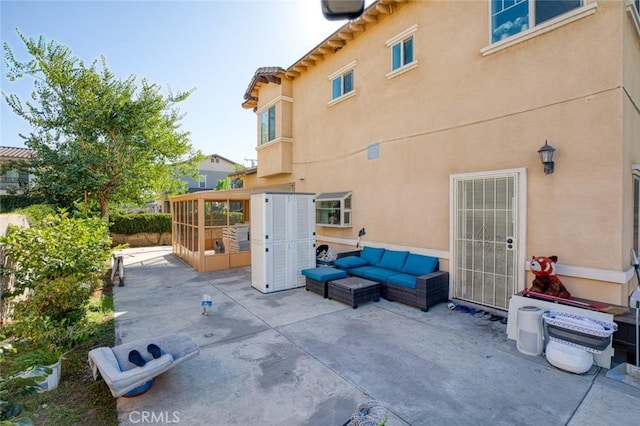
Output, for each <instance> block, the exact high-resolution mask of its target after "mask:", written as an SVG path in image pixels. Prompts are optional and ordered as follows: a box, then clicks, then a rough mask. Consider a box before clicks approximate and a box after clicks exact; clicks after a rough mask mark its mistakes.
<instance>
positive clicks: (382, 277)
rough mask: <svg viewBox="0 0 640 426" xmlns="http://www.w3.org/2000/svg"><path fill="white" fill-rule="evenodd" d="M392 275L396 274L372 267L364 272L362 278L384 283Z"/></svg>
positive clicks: (388, 270)
mask: <svg viewBox="0 0 640 426" xmlns="http://www.w3.org/2000/svg"><path fill="white" fill-rule="evenodd" d="M394 274H397V272H396V271H392V270H390V269H384V268H376V267H372V268H370V269H367V270H366V271H364V278H366V279H368V280H373V281H377V282H379V283H386V282H387V278H388V277H390V276H391V275H394Z"/></svg>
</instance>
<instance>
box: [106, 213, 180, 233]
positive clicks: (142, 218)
mask: <svg viewBox="0 0 640 426" xmlns="http://www.w3.org/2000/svg"><path fill="white" fill-rule="evenodd" d="M111 221H112V224H111V226H110V228H109V229H110V231H111V232H113V233H116V234H125V235H133V234H139V233H143V232H149V233H158V234H163V233H170V232H171V215H170V214H169V213H141V214H126V215H113V216H111Z"/></svg>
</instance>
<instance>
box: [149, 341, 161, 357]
mask: <svg viewBox="0 0 640 426" xmlns="http://www.w3.org/2000/svg"><path fill="white" fill-rule="evenodd" d="M147 351H149V353H150V354H151V356H152V357H153V358H154V359H158V358H160V356H161V355H162V353H161V351H160V348H159V347H158V345H155V344H153V343H151V344H150V345H149V346H147Z"/></svg>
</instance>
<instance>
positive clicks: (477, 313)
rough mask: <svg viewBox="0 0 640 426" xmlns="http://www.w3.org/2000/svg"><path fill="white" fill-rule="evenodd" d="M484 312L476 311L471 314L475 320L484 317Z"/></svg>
mask: <svg viewBox="0 0 640 426" xmlns="http://www.w3.org/2000/svg"><path fill="white" fill-rule="evenodd" d="M484 314H485V312H484V311H478V312H476V313H475V314H473V316H474V317H476V318H482V317H483V316H484Z"/></svg>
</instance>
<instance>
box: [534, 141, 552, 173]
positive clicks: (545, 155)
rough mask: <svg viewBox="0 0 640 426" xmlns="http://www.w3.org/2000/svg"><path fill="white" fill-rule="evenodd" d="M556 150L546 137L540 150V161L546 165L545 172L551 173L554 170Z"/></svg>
mask: <svg viewBox="0 0 640 426" xmlns="http://www.w3.org/2000/svg"><path fill="white" fill-rule="evenodd" d="M555 152H556V149H555V148H554V147H552V146H551V145H549V144H548V143H547V140H546V139H545V141H544V145H543V146H542V148H540V149H539V150H538V155H540V162H542V164H543V165H544V174H545V175H550V174H551V173H553V170H554V165H555V164H554V162H553V154H554V153H555Z"/></svg>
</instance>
